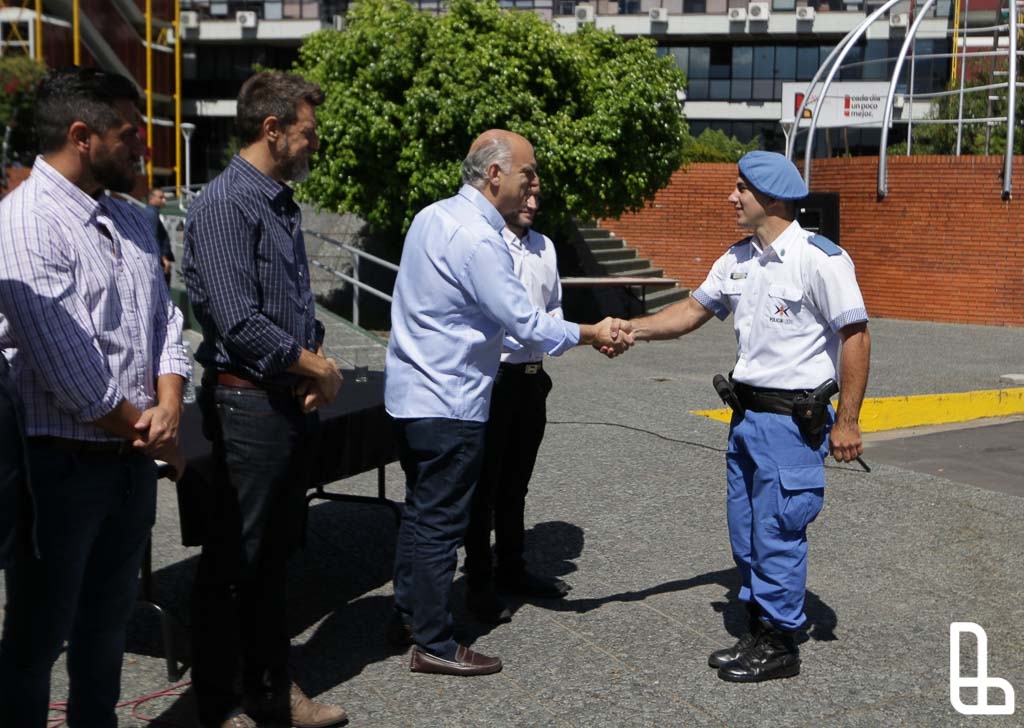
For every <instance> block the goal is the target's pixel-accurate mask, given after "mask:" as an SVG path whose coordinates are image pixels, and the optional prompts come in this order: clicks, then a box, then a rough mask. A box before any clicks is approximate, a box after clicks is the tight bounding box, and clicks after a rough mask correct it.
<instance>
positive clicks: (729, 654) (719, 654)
mask: <svg viewBox="0 0 1024 728" xmlns="http://www.w3.org/2000/svg"><path fill="white" fill-rule="evenodd" d="M760 616H761V607H760V606H759V605H758V603H757V602H747V631H746V632H745V633H744V634H743V636H742V637H740V638H739V640H738V641H737V642H736V644H734V645H733V646H732V647H726V648H725V649H722V650H715V651H714V652H712V653H711V654H710V655H708V666H709V667H713V668H715V669H716V670H717V669H718V668H720V667H721V666H722V665H728V664H729V663H730V662H733V661H734V660H738V659H739V657H740V655H741V654H742V653H743V652H744V651H746V650H749V649H750V648H751V647H753V646H754V642H755V641H756V640H757V636H758V635H759V634H761V619H760Z"/></svg>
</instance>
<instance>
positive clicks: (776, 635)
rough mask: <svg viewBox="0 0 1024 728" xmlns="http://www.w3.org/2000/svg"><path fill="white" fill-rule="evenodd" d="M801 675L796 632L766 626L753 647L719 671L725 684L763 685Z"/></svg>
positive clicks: (719, 675)
mask: <svg viewBox="0 0 1024 728" xmlns="http://www.w3.org/2000/svg"><path fill="white" fill-rule="evenodd" d="M799 674H800V649H799V648H798V647H797V646H796V633H795V632H793V631H790V630H782V629H779V628H778V627H775V626H773V625H769V624H765V625H764V626H763V627H762V630H761V634H760V635H758V636H757V638H756V639H755V641H754V644H753V645H752V646H751V647H749V648H748V649H747V650H745V651H743V652H742V653H740V656H739V658H738V659H736V660H735V661H733V662H730V663H727V664H725V665H723V666H722V667H720V668H718V677H720V678H722V679H723V680H726V681H728V682H744V683H746V682H764V681H765V680H778V679H779V678H784V677H793V676H795V675H799Z"/></svg>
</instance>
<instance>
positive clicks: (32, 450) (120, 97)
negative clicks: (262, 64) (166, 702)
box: [0, 68, 190, 728]
mask: <svg viewBox="0 0 1024 728" xmlns="http://www.w3.org/2000/svg"><path fill="white" fill-rule="evenodd" d="M137 99H138V92H137V91H136V89H135V86H134V85H133V84H132V82H131V81H129V80H128V79H126V78H124V77H122V76H118V75H115V74H110V73H105V72H103V71H98V70H95V69H82V68H71V69H65V70H61V71H55V72H53V73H51V74H50V75H49V76H48V77H47V78H46V79H44V81H43V82H42V84H41V85H40V87H39V91H38V96H37V102H36V131H37V134H38V137H39V146H40V151H41V155H40V156H39V157H38V158H37V159H36V162H35V165H34V166H33V168H32V174H31V176H30V177H29V178H28V180H27V181H26V182H24V183H23V184H22V185H21V186H19V187H18V188H17V189H16V190H15V191H14V192H13V193H11V194H10V195H8V197H7V198H5V199H4V201H3V202H2V203H0V352H2V354H3V356H4V357H5V359H6V360H7V361H8V362H9V363H10V367H11V376H12V381H13V383H14V386H15V387H16V389H17V391H18V393H19V395H20V396H21V399H22V400H23V401H24V404H25V431H26V435H27V445H28V465H29V478H30V485H31V494H32V498H31V501H32V511H33V513H32V515H27V514H19V523H18V533H17V535H16V544H15V548H14V554H13V557H12V559H11V563H10V564H9V565H8V566H7V570H6V585H7V604H6V609H5V612H6V614H5V618H4V626H3V638H2V640H0V725H3V726H18V727H19V728H43V727H44V726H46V724H47V715H48V707H49V702H50V671H51V669H52V666H53V663H54V662H55V661H56V659H57V657H58V656H59V655H60V652H61V648H62V647H63V645H64V643H65V641H66V642H67V643H68V649H67V667H68V675H69V678H70V691H69V696H68V705H67V721H68V724H69V725H70V726H89V728H106V727H108V726H111V727H112V726H116V725H117V717H116V715H115V713H114V706H115V705H116V703H117V700H118V697H119V694H120V679H121V661H122V655H123V652H124V641H125V625H126V623H127V621H128V617H129V616H130V614H131V609H132V605H133V603H134V601H135V594H136V586H137V585H136V582H137V578H138V572H139V567H140V565H141V562H142V555H143V550H144V548H145V545H146V540H147V538H148V537H149V530H150V527H151V526H152V524H153V520H154V518H155V515H156V465H155V463H154V459H161V460H165V461H167V462H168V463H170V464H171V467H172V469H173V470H175V471H176V472H179V473H180V472H181V469H182V467H183V459H182V455H181V451H180V448H179V445H178V422H179V418H180V416H181V409H182V405H181V392H182V385H183V384H184V382H185V379H186V378H187V377H188V376H189V373H190V365H189V360H188V358H187V357H186V355H185V352H184V349H183V347H182V345H181V327H182V317H181V313H180V312H179V311H178V310H177V309H176V308H175V307H174V305H173V304H172V303H171V301H170V299H169V297H168V292H167V287H166V285H165V284H164V281H163V276H162V273H161V270H160V251H159V248H158V247H157V243H156V240H155V239H154V237H153V232H152V229H151V228H150V226H149V225H148V223H147V221H146V219H145V217H144V216H143V215H142V213H141V212H140V211H138V210H136V209H135V208H134V207H132V206H131V205H129V204H128V203H126V202H123V201H121V200H118V199H115V198H113V197H111V196H109V195H108V194H105V192H104V190H112V191H117V192H126V191H129V190H131V188H132V186H133V184H134V181H135V170H136V169H137V168H138V164H139V160H140V157H141V155H142V152H143V143H142V140H141V139H140V138H139V131H138V130H139V113H138V110H137V108H136V106H135V102H136V101H137Z"/></svg>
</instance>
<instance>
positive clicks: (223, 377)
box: [203, 372, 295, 396]
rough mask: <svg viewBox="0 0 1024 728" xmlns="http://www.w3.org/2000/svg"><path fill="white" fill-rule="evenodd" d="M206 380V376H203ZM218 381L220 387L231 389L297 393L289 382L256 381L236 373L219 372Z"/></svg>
mask: <svg viewBox="0 0 1024 728" xmlns="http://www.w3.org/2000/svg"><path fill="white" fill-rule="evenodd" d="M203 380H204V382H205V381H206V377H205V376H204V377H203ZM215 381H216V383H217V385H218V386H220V387H228V388H231V389H258V390H260V391H261V392H268V393H273V394H287V395H289V396H291V395H293V394H295V388H294V387H291V386H289V385H287V384H268V383H266V382H254V381H252V380H251V379H246V378H245V377H239V376H237V375H235V374H229V373H228V372H217V376H216V379H215Z"/></svg>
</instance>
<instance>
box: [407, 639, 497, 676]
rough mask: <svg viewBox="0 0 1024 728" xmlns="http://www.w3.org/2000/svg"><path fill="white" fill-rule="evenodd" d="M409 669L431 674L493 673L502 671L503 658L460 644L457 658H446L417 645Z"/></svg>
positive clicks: (413, 649)
mask: <svg viewBox="0 0 1024 728" xmlns="http://www.w3.org/2000/svg"><path fill="white" fill-rule="evenodd" d="M409 670H410V671H412V672H422V673H426V674H429V675H461V676H463V677H469V676H472V675H493V674H494V673H496V672H501V658H500V657H488V656H487V655H481V654H480V653H478V652H473V650H471V649H469V648H468V647H465V646H463V645H459V647H458V649H457V650H456V651H455V659H454V660H445V659H444V658H442V657H438V656H437V655H432V654H430V653H429V652H427V651H425V650H424V649H423V648H421V647H419V646H416V647H413V648H412V657H411V658H410V659H409Z"/></svg>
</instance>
